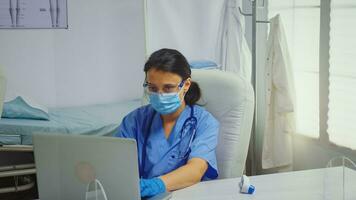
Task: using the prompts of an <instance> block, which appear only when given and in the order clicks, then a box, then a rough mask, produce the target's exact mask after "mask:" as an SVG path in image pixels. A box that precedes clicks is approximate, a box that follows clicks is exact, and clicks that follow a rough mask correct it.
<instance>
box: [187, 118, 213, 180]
mask: <svg viewBox="0 0 356 200" xmlns="http://www.w3.org/2000/svg"><path fill="white" fill-rule="evenodd" d="M196 131H197V132H196V136H195V139H194V140H193V142H192V145H191V152H190V154H189V158H188V159H189V160H190V159H192V158H201V159H203V160H205V161H207V163H208V169H207V171H206V172H205V174H204V176H203V180H206V179H216V178H217V177H218V167H217V162H216V154H215V149H216V146H217V143H218V134H219V122H218V121H217V120H216V119H215V118H214V117H213V116H212V115H211V114H210V113H209V114H207V115H206V116H205V117H203V118H202V119H201V120H200V122H198V127H197V130H196Z"/></svg>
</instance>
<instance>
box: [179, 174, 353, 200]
mask: <svg viewBox="0 0 356 200" xmlns="http://www.w3.org/2000/svg"><path fill="white" fill-rule="evenodd" d="M343 173H345V187H344V190H345V200H356V172H355V171H353V170H350V169H347V168H345V171H343V168H342V167H336V168H328V171H326V169H314V170H306V171H295V172H287V173H278V174H269V175H260V176H252V177H250V181H251V183H252V184H253V185H254V186H255V187H256V191H255V194H253V195H247V194H241V193H240V192H239V186H238V184H239V181H240V178H233V179H223V180H215V181H207V182H201V183H199V184H196V185H194V186H191V187H188V188H185V189H182V190H179V191H175V192H173V198H172V200H183V199H184V200H190V199H194V200H213V199H214V200H215V199H219V200H220V199H221V200H233V199H236V200H245V199H249V200H252V199H253V200H255V199H258V200H260V199H261V200H278V199H283V200H294V199H295V200H297V199H298V200H319V199H320V200H334V199H335V200H342V199H343V196H342V194H343V179H342V177H343Z"/></svg>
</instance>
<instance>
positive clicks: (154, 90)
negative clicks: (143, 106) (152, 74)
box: [148, 86, 157, 92]
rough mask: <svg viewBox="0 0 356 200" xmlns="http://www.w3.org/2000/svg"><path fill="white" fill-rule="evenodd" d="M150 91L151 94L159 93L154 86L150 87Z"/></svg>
mask: <svg viewBox="0 0 356 200" xmlns="http://www.w3.org/2000/svg"><path fill="white" fill-rule="evenodd" d="M148 90H149V91H151V92H157V88H156V87H153V86H148Z"/></svg>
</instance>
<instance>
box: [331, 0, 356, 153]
mask: <svg viewBox="0 0 356 200" xmlns="http://www.w3.org/2000/svg"><path fill="white" fill-rule="evenodd" d="M355 36H356V1H355V0H334V1H332V2H331V12H330V68H329V74H330V75H329V81H330V83H329V84H330V86H329V106H328V107H329V110H328V130H327V132H328V134H329V138H330V141H331V142H334V143H336V144H338V145H342V146H346V147H350V148H353V149H356V60H355V59H356V38H355Z"/></svg>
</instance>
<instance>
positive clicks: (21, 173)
mask: <svg viewBox="0 0 356 200" xmlns="http://www.w3.org/2000/svg"><path fill="white" fill-rule="evenodd" d="M0 152H5V153H12V152H17V153H20V154H21V153H32V152H33V146H31V145H0ZM34 174H36V168H35V164H34V163H28V164H18V165H7V166H0V179H2V178H8V177H13V178H14V183H15V184H14V186H12V187H4V188H0V194H4V193H12V192H20V191H25V190H29V189H31V188H33V187H34V186H35V181H34V180H33V179H31V177H30V175H34ZM20 182H22V183H20Z"/></svg>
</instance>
